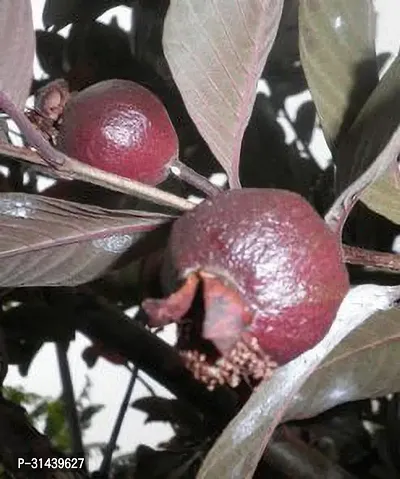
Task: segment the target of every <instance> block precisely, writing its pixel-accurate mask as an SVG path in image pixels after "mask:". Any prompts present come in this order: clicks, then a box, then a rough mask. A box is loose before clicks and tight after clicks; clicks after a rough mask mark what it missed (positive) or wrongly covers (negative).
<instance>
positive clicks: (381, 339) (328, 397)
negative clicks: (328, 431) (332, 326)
mask: <svg viewBox="0 0 400 479" xmlns="http://www.w3.org/2000/svg"><path fill="white" fill-rule="evenodd" d="M399 354H400V311H399V310H398V309H392V310H389V311H383V312H379V313H377V314H376V315H374V316H373V317H372V318H370V319H369V320H368V321H366V322H365V323H364V324H362V325H361V326H360V327H359V328H357V329H355V330H354V331H353V332H352V333H351V334H349V336H347V338H346V339H344V340H343V341H342V342H341V343H340V344H339V345H338V346H337V347H336V348H335V349H334V350H333V351H332V352H331V353H330V354H329V355H328V356H327V357H326V359H325V360H324V361H323V362H322V363H321V364H320V366H319V367H318V368H317V369H316V370H315V371H314V373H313V374H312V375H311V376H310V378H309V379H308V380H307V381H306V383H305V384H304V386H303V387H302V388H301V390H300V391H299V393H298V394H297V395H296V397H295V399H294V401H293V403H292V405H291V407H290V408H289V410H288V411H287V413H286V414H285V420H288V419H302V418H306V417H310V416H315V415H317V414H319V413H321V412H323V411H326V410H327V409H330V408H332V407H334V406H337V405H338V404H342V403H344V402H349V401H356V400H359V399H364V398H373V397H380V396H386V395H387V394H390V393H394V392H398V391H400V374H399V368H398V357H399Z"/></svg>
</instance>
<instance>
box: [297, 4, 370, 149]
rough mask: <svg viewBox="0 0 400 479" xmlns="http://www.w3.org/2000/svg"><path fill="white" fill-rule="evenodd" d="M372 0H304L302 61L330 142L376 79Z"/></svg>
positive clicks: (335, 141)
mask: <svg viewBox="0 0 400 479" xmlns="http://www.w3.org/2000/svg"><path fill="white" fill-rule="evenodd" d="M375 17H376V15H375V11H374V7H373V2H372V0H351V1H348V0H329V1H326V0H301V2H300V9H299V45H300V55H301V62H302V65H303V68H304V71H305V74H306V77H307V82H308V85H309V88H310V90H311V94H312V97H313V100H314V102H315V105H316V107H317V111H318V114H319V116H320V119H321V125H322V129H323V131H324V134H325V138H326V140H327V142H328V145H329V146H330V147H331V148H332V147H333V148H334V147H336V146H337V144H338V142H339V140H340V137H341V135H342V134H343V133H344V132H346V130H347V129H348V128H349V126H350V125H351V124H352V123H353V121H354V120H355V118H356V116H357V114H358V113H359V111H360V110H361V108H362V106H363V105H364V103H365V102H366V100H367V98H368V97H369V95H370V94H371V92H372V91H373V89H374V88H375V86H376V85H377V83H378V69H377V64H376V55H375Z"/></svg>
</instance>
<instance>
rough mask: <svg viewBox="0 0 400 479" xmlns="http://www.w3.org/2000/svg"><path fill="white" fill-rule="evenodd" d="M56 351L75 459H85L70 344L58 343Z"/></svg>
mask: <svg viewBox="0 0 400 479" xmlns="http://www.w3.org/2000/svg"><path fill="white" fill-rule="evenodd" d="M56 350H57V357H58V364H59V368H60V376H61V382H62V386H63V399H64V406H65V411H66V415H67V418H68V426H69V431H70V434H71V441H72V454H73V455H74V456H75V457H85V450H84V447H83V442H82V434H81V428H80V424H79V417H78V411H77V410H76V400H75V395H74V389H73V385H72V380H71V372H70V369H69V364H68V357H67V350H68V343H65V342H64V341H57V343H56Z"/></svg>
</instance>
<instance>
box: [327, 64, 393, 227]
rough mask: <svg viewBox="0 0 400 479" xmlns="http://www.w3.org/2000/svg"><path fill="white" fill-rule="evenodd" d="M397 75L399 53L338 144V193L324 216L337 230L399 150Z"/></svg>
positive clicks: (391, 162)
mask: <svg viewBox="0 0 400 479" xmlns="http://www.w3.org/2000/svg"><path fill="white" fill-rule="evenodd" d="M399 78H400V56H398V57H396V59H395V60H394V62H393V63H392V65H391V66H390V68H389V70H388V71H387V72H386V74H385V75H384V76H383V78H382V79H381V81H380V82H379V84H378V86H377V87H376V88H375V90H374V92H373V93H372V94H371V96H370V98H369V99H368V101H367V103H366V104H365V105H364V107H363V109H362V110H361V112H360V114H359V115H358V117H357V119H356V121H355V122H354V123H353V125H352V127H351V129H350V130H349V132H348V133H347V134H346V136H345V137H344V138H343V139H342V141H341V143H340V145H339V148H338V151H337V155H336V161H335V163H336V165H337V184H336V191H337V194H338V195H339V196H338V197H337V199H336V201H335V202H334V204H333V205H332V207H331V208H330V210H329V211H328V213H327V214H326V216H325V220H326V221H327V223H328V224H329V225H330V226H331V227H332V228H333V229H338V228H339V229H340V227H341V226H342V225H343V222H344V220H345V219H346V217H347V215H348V213H349V212H350V211H351V208H352V206H353V205H354V203H355V201H356V200H357V199H358V197H359V196H360V195H361V193H362V192H363V191H364V190H365V188H367V187H369V186H370V185H372V184H373V183H374V182H375V181H376V180H377V179H378V178H379V177H380V176H381V175H382V174H383V173H384V172H385V171H386V170H387V168H388V167H389V166H390V165H391V164H393V162H394V161H395V160H396V158H397V156H398V154H399V152H400V82H399Z"/></svg>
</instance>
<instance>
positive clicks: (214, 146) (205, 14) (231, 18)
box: [163, 0, 283, 187]
mask: <svg viewBox="0 0 400 479" xmlns="http://www.w3.org/2000/svg"><path fill="white" fill-rule="evenodd" d="M282 5H283V0H202V1H199V0H171V3H170V7H169V10H168V13H167V16H166V19H165V23H164V36H163V47H164V52H165V56H166V58H167V61H168V64H169V67H170V69H171V72H172V75H173V77H174V80H175V82H176V84H177V86H178V88H179V91H180V93H181V95H182V97H183V100H184V102H185V105H186V108H187V110H188V112H189V114H190V116H191V118H192V119H193V121H194V123H195V124H196V126H197V128H198V130H199V132H200V133H201V135H202V136H203V138H204V139H205V141H206V142H207V143H208V145H209V147H210V148H211V151H212V152H213V153H214V155H215V156H216V158H217V160H218V161H219V162H220V164H221V165H222V167H223V168H224V169H225V171H226V172H227V174H228V177H229V183H230V185H231V187H240V182H239V160H240V149H241V143H242V138H243V133H244V131H245V129H246V126H247V123H248V121H249V118H250V114H251V111H252V109H253V105H254V101H255V98H256V89H257V82H258V80H259V78H260V76H261V73H262V71H263V68H264V65H265V62H266V59H267V56H268V53H269V51H270V50H271V47H272V44H273V42H274V39H275V36H276V33H277V30H278V24H279V20H280V17H281V12H282Z"/></svg>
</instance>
